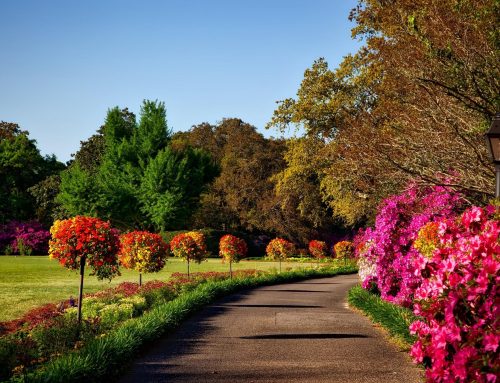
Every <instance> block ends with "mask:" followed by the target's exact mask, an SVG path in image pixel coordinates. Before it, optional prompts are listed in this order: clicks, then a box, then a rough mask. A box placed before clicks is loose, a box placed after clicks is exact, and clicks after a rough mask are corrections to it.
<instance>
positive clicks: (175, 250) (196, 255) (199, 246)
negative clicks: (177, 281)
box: [170, 231, 207, 276]
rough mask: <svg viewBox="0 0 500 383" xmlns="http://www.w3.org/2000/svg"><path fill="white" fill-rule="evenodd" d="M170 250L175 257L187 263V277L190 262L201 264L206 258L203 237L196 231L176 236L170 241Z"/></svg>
mask: <svg viewBox="0 0 500 383" xmlns="http://www.w3.org/2000/svg"><path fill="white" fill-rule="evenodd" d="M170 250H171V251H172V254H174V256H175V257H178V258H181V259H184V260H185V261H186V262H187V274H188V276H189V272H190V270H189V265H190V263H191V262H192V261H194V262H196V263H201V261H203V260H204V259H205V258H206V256H207V247H206V242H205V235H204V234H203V233H200V232H198V231H190V232H187V233H181V234H177V235H176V236H175V237H174V238H172V240H171V241H170Z"/></svg>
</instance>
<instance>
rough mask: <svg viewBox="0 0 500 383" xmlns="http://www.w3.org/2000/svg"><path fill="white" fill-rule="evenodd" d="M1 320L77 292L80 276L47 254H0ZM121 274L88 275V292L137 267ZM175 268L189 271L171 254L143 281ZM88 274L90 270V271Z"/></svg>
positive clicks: (210, 267) (260, 266)
mask: <svg viewBox="0 0 500 383" xmlns="http://www.w3.org/2000/svg"><path fill="white" fill-rule="evenodd" d="M299 267H303V266H301V264H299V263H296V262H283V264H282V268H283V270H287V268H292V269H295V268H299ZM277 268H278V263H277V262H269V261H262V260H260V261H253V260H243V261H241V262H239V263H234V264H233V270H235V271H236V270H243V269H255V270H273V269H277ZM0 270H1V272H0V322H2V321H7V320H11V319H15V318H18V317H19V316H21V315H22V314H24V313H25V312H26V311H28V310H30V309H33V308H35V307H38V306H40V305H43V304H46V303H58V302H59V301H61V300H67V299H68V298H69V297H70V296H73V297H76V296H78V284H79V277H78V273H77V272H76V271H69V270H67V269H65V268H63V267H61V265H59V263H57V262H56V261H54V260H50V259H49V257H47V256H31V257H26V256H25V257H13V256H0ZM206 271H226V272H227V271H229V265H228V264H227V263H225V264H224V263H222V262H221V260H220V259H209V260H207V261H205V262H202V263H201V264H195V263H192V264H191V272H206ZM121 272H122V275H121V276H120V277H117V278H114V279H113V280H112V281H111V282H108V281H99V280H97V278H96V277H90V276H88V275H86V276H85V287H84V290H85V291H84V292H85V293H94V292H96V291H99V290H104V289H106V288H109V287H113V286H116V285H118V284H120V283H122V282H137V281H138V279H139V275H138V273H137V272H135V271H130V270H126V269H123V268H122V269H121ZM175 272H181V273H185V272H186V263H185V262H183V261H182V260H180V259H176V258H169V260H168V262H167V264H166V266H165V268H164V269H163V270H161V271H160V272H158V273H150V274H144V275H143V282H148V281H151V280H168V279H169V278H170V275H171V274H172V273H175ZM87 274H88V273H87Z"/></svg>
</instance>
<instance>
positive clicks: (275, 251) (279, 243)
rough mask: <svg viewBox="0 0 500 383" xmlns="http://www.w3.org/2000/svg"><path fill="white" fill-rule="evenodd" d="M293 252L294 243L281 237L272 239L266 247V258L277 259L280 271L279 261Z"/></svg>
mask: <svg viewBox="0 0 500 383" xmlns="http://www.w3.org/2000/svg"><path fill="white" fill-rule="evenodd" d="M294 252H295V245H294V244H293V243H292V242H290V241H287V240H286V239H283V238H275V239H272V240H271V241H270V242H269V244H268V245H267V247H266V258H267V259H270V260H274V261H279V267H280V272H281V261H284V260H286V259H287V258H289V257H291V256H292V255H293V253H294Z"/></svg>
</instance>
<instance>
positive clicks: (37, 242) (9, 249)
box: [0, 221, 50, 255]
mask: <svg viewBox="0 0 500 383" xmlns="http://www.w3.org/2000/svg"><path fill="white" fill-rule="evenodd" d="M49 239H50V233H49V231H48V230H46V229H45V228H44V227H43V226H42V224H40V223H39V222H37V221H29V222H18V221H11V222H9V223H7V224H5V225H0V252H2V253H3V254H7V255H9V254H20V255H31V254H47V252H48V247H49Z"/></svg>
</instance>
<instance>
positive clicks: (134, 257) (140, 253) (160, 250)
mask: <svg viewBox="0 0 500 383" xmlns="http://www.w3.org/2000/svg"><path fill="white" fill-rule="evenodd" d="M168 253H169V247H168V245H167V244H166V243H165V242H163V239H162V237H161V236H160V235H158V234H153V233H149V232H147V231H132V232H130V233H126V234H122V235H121V236H120V253H119V254H118V258H119V260H120V263H121V264H122V265H123V266H124V267H125V268H127V269H131V270H136V271H138V272H139V273H141V274H142V273H155V272H158V271H160V270H161V269H163V267H164V266H165V262H166V261H167V256H168ZM139 285H142V276H139Z"/></svg>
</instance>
